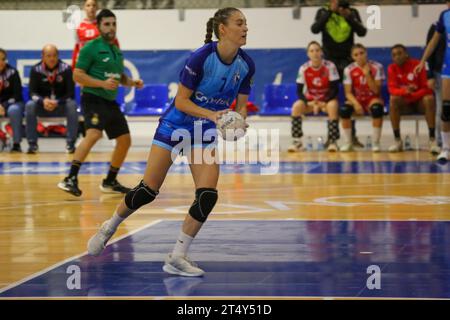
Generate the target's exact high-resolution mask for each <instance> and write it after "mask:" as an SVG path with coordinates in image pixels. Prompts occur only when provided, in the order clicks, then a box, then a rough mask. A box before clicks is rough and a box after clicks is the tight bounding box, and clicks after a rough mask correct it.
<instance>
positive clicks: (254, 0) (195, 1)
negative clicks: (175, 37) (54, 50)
mask: <svg viewBox="0 0 450 320" xmlns="http://www.w3.org/2000/svg"><path fill="white" fill-rule="evenodd" d="M82 2H83V1H80V0H0V10H62V9H64V8H67V7H68V6H70V5H79V6H81V4H82ZM98 2H99V3H100V5H101V6H102V7H103V8H110V9H181V8H184V9H189V8H197V9H198V8H220V7H226V6H233V7H240V8H262V7H295V6H302V7H303V6H321V5H324V4H325V3H327V2H328V1H324V0H98ZM350 2H351V3H352V5H354V6H357V5H376V4H378V5H405V4H415V3H417V4H439V3H441V4H443V3H445V2H446V0H381V1H373V0H356V1H350Z"/></svg>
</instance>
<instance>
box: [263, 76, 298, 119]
mask: <svg viewBox="0 0 450 320" xmlns="http://www.w3.org/2000/svg"><path fill="white" fill-rule="evenodd" d="M297 99H298V97H297V85H296V84H295V83H286V84H280V85H274V84H268V85H265V86H264V98H263V107H262V111H261V115H290V114H291V109H292V104H293V103H294V102H295V101H296V100H297Z"/></svg>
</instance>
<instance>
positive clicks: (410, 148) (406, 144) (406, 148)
mask: <svg viewBox="0 0 450 320" xmlns="http://www.w3.org/2000/svg"><path fill="white" fill-rule="evenodd" d="M405 150H412V147H411V139H410V138H409V136H406V138H405Z"/></svg>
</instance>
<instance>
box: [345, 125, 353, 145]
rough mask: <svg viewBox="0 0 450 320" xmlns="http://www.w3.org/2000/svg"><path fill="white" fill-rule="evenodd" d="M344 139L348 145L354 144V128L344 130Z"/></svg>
mask: <svg viewBox="0 0 450 320" xmlns="http://www.w3.org/2000/svg"><path fill="white" fill-rule="evenodd" d="M344 138H345V142H346V143H352V128H348V129H345V128H344Z"/></svg>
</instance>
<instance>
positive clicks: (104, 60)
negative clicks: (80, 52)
mask: <svg viewBox="0 0 450 320" xmlns="http://www.w3.org/2000/svg"><path fill="white" fill-rule="evenodd" d="M109 59H110V58H109V57H107V58H105V59H102V61H103V62H108V61H109Z"/></svg>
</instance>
